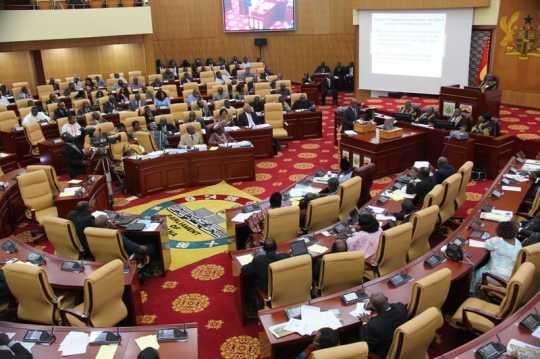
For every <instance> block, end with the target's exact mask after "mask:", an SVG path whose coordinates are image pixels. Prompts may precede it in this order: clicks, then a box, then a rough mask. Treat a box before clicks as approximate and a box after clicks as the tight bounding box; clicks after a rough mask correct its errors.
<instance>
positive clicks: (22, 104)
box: [15, 98, 35, 117]
mask: <svg viewBox="0 0 540 359" xmlns="http://www.w3.org/2000/svg"><path fill="white" fill-rule="evenodd" d="M15 104H16V105H17V109H19V114H20V111H21V110H22V109H23V108H27V107H32V106H34V105H35V102H34V100H33V99H31V98H30V99H29V98H25V99H22V100H16V101H15ZM21 117H22V115H21Z"/></svg>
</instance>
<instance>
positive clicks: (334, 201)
mask: <svg viewBox="0 0 540 359" xmlns="http://www.w3.org/2000/svg"><path fill="white" fill-rule="evenodd" d="M338 219H339V196H337V195H331V196H325V197H322V198H317V199H314V200H312V201H310V202H309V204H308V207H307V212H306V228H307V230H308V231H309V232H314V231H318V230H320V229H323V228H325V227H328V226H331V225H332V224H334V223H336V222H337V221H338Z"/></svg>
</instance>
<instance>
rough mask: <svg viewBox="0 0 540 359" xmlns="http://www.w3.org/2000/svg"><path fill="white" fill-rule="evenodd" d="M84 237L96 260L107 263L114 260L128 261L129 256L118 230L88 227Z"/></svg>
mask: <svg viewBox="0 0 540 359" xmlns="http://www.w3.org/2000/svg"><path fill="white" fill-rule="evenodd" d="M84 235H85V237H86V241H87V242H88V247H89V248H90V252H92V255H93V256H94V258H95V260H96V261H98V262H101V263H107V262H110V261H112V260H113V259H121V260H122V261H124V262H125V261H127V259H128V255H127V253H126V250H125V249H124V242H123V241H122V236H121V234H120V232H119V231H118V230H116V229H108V228H96V227H86V228H85V229H84Z"/></svg>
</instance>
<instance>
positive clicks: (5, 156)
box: [0, 152, 19, 173]
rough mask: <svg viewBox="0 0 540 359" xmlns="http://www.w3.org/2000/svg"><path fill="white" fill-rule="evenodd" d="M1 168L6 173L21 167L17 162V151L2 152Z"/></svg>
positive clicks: (0, 154) (0, 157) (0, 153)
mask: <svg viewBox="0 0 540 359" xmlns="http://www.w3.org/2000/svg"><path fill="white" fill-rule="evenodd" d="M0 168H2V171H3V172H4V173H7V172H9V171H13V170H15V169H17V168H19V164H18V163H17V155H16V154H15V153H4V152H0Z"/></svg>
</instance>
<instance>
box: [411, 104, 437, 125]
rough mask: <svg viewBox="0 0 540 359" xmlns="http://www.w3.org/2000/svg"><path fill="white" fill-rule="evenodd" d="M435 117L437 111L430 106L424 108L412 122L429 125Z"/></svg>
mask: <svg viewBox="0 0 540 359" xmlns="http://www.w3.org/2000/svg"><path fill="white" fill-rule="evenodd" d="M436 119H437V113H436V112H435V109H434V108H433V107H432V106H429V107H428V108H426V110H425V111H424V113H422V114H421V115H420V116H419V117H418V118H416V120H414V122H416V123H421V124H423V125H429V124H431V123H433V122H434V121H435V120H436Z"/></svg>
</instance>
